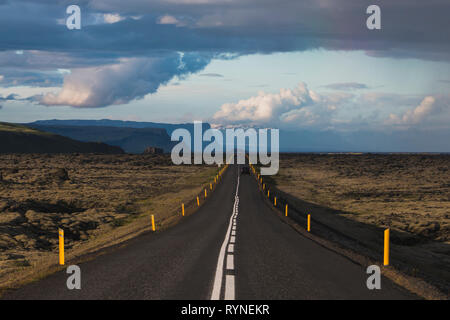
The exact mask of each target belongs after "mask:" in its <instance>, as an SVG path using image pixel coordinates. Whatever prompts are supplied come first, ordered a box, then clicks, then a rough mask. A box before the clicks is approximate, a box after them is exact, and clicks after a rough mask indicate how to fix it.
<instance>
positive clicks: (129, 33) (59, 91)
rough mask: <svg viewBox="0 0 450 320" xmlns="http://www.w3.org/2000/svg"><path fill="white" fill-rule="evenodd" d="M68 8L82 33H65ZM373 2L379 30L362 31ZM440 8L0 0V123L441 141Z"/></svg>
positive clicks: (449, 5) (444, 61)
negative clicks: (194, 125) (144, 124)
mask: <svg viewBox="0 0 450 320" xmlns="http://www.w3.org/2000/svg"><path fill="white" fill-rule="evenodd" d="M72 4H76V5H79V6H80V8H81V18H82V22H81V24H82V28H81V30H68V29H67V27H66V24H65V23H66V18H67V17H68V15H67V14H66V8H67V7H68V6H69V5H72ZM371 4H377V5H379V6H380V8H381V26H382V29H381V30H368V29H367V27H366V19H367V17H368V14H366V9H367V7H368V6H369V5H371ZM449 12H450V2H449V1H448V0H428V1H423V0H396V1H392V0H390V1H372V0H371V1H365V0H277V1H275V0H128V1H122V0H83V1H75V0H70V1H65V0H36V1H33V0H0V121H10V122H29V121H34V120H38V119H54V118H56V119H105V118H106V119H121V120H138V121H161V122H162V121H164V122H174V123H177V122H187V121H193V120H203V121H208V122H210V123H211V124H213V125H214V126H217V127H225V126H244V127H247V126H255V127H272V128H280V129H282V130H287V131H301V130H308V131H310V132H325V131H326V132H335V133H336V134H340V133H347V134H348V133H352V134H354V135H358V133H359V132H368V131H369V132H374V134H376V133H380V132H381V133H385V132H390V133H391V134H393V135H396V134H398V135H399V136H400V135H402V136H405V135H408V132H410V133H411V136H413V135H420V141H421V144H420V145H427V137H428V139H429V140H430V141H431V140H433V141H435V140H436V139H439V140H445V141H447V140H449V141H450V139H448V138H449V137H450V135H449V133H450V94H449V89H450V19H449V17H448V13H449ZM420 145H419V144H418V145H417V147H416V149H417V151H422V150H421V149H420V148H421V147H420ZM439 148H441V150H439V151H450V146H449V143H448V142H442V143H441V144H439ZM446 148H447V149H446ZM433 151H436V150H433Z"/></svg>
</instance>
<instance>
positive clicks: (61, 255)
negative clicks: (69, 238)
mask: <svg viewBox="0 0 450 320" xmlns="http://www.w3.org/2000/svg"><path fill="white" fill-rule="evenodd" d="M58 234H59V264H60V265H62V266H63V265H64V230H63V229H61V228H60V229H59V230H58Z"/></svg>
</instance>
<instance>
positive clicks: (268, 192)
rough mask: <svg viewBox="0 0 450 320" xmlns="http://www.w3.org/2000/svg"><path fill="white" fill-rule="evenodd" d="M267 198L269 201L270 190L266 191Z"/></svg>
mask: <svg viewBox="0 0 450 320" xmlns="http://www.w3.org/2000/svg"><path fill="white" fill-rule="evenodd" d="M267 198H269V199H270V190H267Z"/></svg>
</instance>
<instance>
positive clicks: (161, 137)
mask: <svg viewBox="0 0 450 320" xmlns="http://www.w3.org/2000/svg"><path fill="white" fill-rule="evenodd" d="M25 125H26V126H28V127H31V128H35V129H39V130H42V131H47V132H52V133H55V134H59V135H62V136H65V137H69V138H72V139H76V140H80V141H84V142H92V141H96V142H103V143H107V144H109V145H112V146H118V147H121V148H122V149H123V150H124V151H125V152H128V153H142V152H144V150H145V149H146V148H148V147H158V148H161V149H163V150H164V151H165V152H169V151H170V150H171V149H172V147H173V146H174V144H176V142H172V141H171V140H170V135H171V134H172V132H173V131H174V130H176V129H179V128H183V129H186V130H188V131H189V132H190V133H191V136H193V135H194V124H193V123H184V124H170V123H155V122H135V121H121V120H107V119H104V120H39V121H35V122H32V123H27V124H25ZM210 127H211V126H210V125H209V124H207V123H204V124H203V130H207V129H209V128H210Z"/></svg>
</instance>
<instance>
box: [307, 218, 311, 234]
mask: <svg viewBox="0 0 450 320" xmlns="http://www.w3.org/2000/svg"><path fill="white" fill-rule="evenodd" d="M307 230H308V232H310V231H311V215H310V214H308V228H307Z"/></svg>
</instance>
